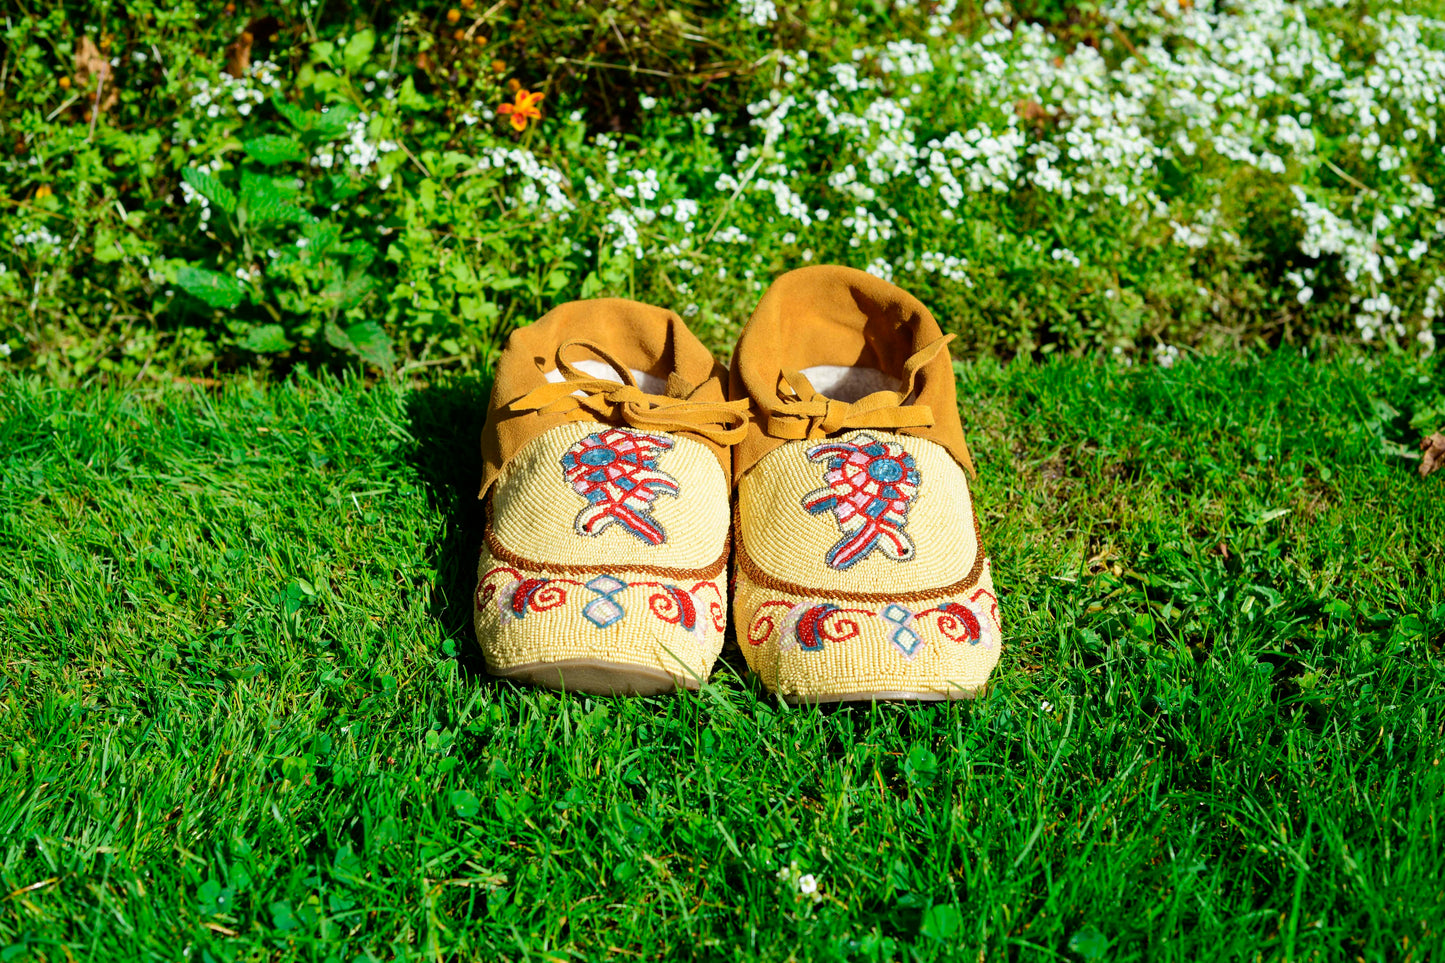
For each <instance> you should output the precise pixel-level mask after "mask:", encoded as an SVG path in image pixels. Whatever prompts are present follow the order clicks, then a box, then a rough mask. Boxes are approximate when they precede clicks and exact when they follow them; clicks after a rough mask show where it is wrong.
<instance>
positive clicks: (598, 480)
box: [562, 428, 681, 545]
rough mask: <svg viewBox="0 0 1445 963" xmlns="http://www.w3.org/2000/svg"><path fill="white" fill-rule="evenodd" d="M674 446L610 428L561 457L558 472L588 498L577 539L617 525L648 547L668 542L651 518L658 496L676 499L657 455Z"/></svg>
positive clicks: (675, 487) (672, 480)
mask: <svg viewBox="0 0 1445 963" xmlns="http://www.w3.org/2000/svg"><path fill="white" fill-rule="evenodd" d="M672 446H673V443H672V441H671V440H670V439H668V438H662V437H659V436H658V435H649V434H646V433H644V432H640V431H631V430H629V429H626V428H608V429H606V430H605V431H599V432H595V433H593V434H590V435H588V436H587V437H585V438H583V439H581V440H580V441H578V442H577V443H576V444H574V445H573V446H572V447H571V448H568V449H567V451H566V452H565V453H564V454H563V455H562V473H563V477H565V478H566V479H567V483H568V484H569V485H571V486H572V489H573V490H574V491H575V492H577V494H579V495H581V496H582V497H583V498H585V499H587V507H586V508H584V509H582V511H580V512H578V513H577V521H576V523H575V525H574V528H576V530H577V534H579V535H598V534H600V533H601V532H602V531H603V530H604V529H606V528H607V526H609V525H612V524H614V523H616V524H618V525H621V526H622V527H623V529H624V530H626V531H627V532H628V533H630V534H632V535H634V536H636V537H637V538H638V539H639V540H641V541H643V542H645V543H647V544H649V545H661V544H662V543H663V542H665V541H667V532H666V531H665V530H664V529H663V527H662V525H661V524H660V523H659V522H658V521H657V519H656V518H653V517H652V507H653V506H652V503H653V502H654V501H656V500H657V498H658V496H659V495H670V496H672V497H673V498H676V497H677V496H678V495H679V494H680V492H681V489H680V488H679V487H678V484H677V479H675V478H673V477H672V476H671V475H669V474H667V473H666V472H663V471H659V470H658V467H657V457H658V455H660V454H661V453H662V452H664V451H668V450H669V449H671V448H672Z"/></svg>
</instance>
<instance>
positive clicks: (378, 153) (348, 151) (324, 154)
mask: <svg viewBox="0 0 1445 963" xmlns="http://www.w3.org/2000/svg"><path fill="white" fill-rule="evenodd" d="M321 110H322V113H325V112H326V110H327V108H325V107H323V108H322V109H321ZM370 122H371V115H370V114H367V113H362V114H360V115H359V116H358V117H357V118H356V119H355V120H353V121H351V122H350V123H348V124H347V125H346V139H345V140H343V141H342V142H341V147H340V156H338V154H337V148H335V147H323V148H322V149H321V150H319V151H317V152H316V155H315V156H313V157H312V158H311V166H312V167H320V168H323V169H325V170H330V169H331V168H332V167H333V166H334V165H335V164H336V162H337V161H338V160H343V161H345V162H346V163H347V164H350V165H351V166H352V167H354V168H355V169H356V171H357V173H360V174H365V173H366V172H367V171H369V170H370V169H371V168H372V166H373V165H375V164H376V162H377V161H379V160H381V158H382V155H383V154H391V153H394V152H396V151H399V150H401V148H400V147H399V146H398V145H397V143H396V141H393V140H387V139H385V138H382V139H380V140H376V141H373V140H371V136H370V133H369V132H368V127H369V126H370ZM377 186H378V187H380V188H381V189H382V190H386V189H387V188H388V187H390V186H391V176H390V175H386V176H384V177H382V179H381V180H380V181H378V182H377Z"/></svg>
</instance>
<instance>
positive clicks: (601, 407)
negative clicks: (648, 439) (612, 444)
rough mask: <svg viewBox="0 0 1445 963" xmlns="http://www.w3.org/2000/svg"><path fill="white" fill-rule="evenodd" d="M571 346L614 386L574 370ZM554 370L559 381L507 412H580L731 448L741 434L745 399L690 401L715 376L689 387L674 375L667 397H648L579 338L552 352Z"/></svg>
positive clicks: (617, 365)
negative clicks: (608, 373)
mask: <svg viewBox="0 0 1445 963" xmlns="http://www.w3.org/2000/svg"><path fill="white" fill-rule="evenodd" d="M573 345H576V346H578V347H581V348H583V349H585V350H587V351H588V352H590V353H591V354H593V355H595V356H596V357H598V358H601V359H602V360H603V361H605V362H606V363H607V365H608V366H609V367H611V368H612V370H613V371H614V372H615V373H616V374H617V377H618V379H620V382H619V381H613V380H609V379H606V378H596V377H593V376H591V375H589V374H587V373H586V372H583V371H578V370H577V369H576V368H574V367H573V366H572V365H571V364H570V363H568V362H567V360H566V359H565V358H563V356H562V355H563V352H565V351H566V350H567V349H568V348H571V347H572V346H573ZM557 370H558V371H560V372H562V378H563V380H562V381H551V382H548V383H547V384H545V385H542V386H541V387H539V388H534V389H533V390H532V391H529V392H528V393H527V394H525V395H523V396H522V397H521V398H518V399H517V400H516V401H514V402H512V403H511V404H510V405H508V406H507V409H508V410H509V411H515V412H522V411H539V412H542V413H543V414H567V413H569V412H574V411H577V410H579V409H580V410H583V411H586V412H588V413H590V414H591V415H593V416H594V417H595V418H596V419H597V420H598V421H601V422H605V423H608V424H617V423H619V422H623V423H626V424H628V425H630V426H632V427H633V428H639V429H645V430H649V429H650V430H653V431H684V432H688V433H690V434H695V435H702V436H703V437H704V438H707V439H708V440H709V441H711V442H713V443H714V444H718V445H735V444H737V443H738V442H740V441H742V439H743V435H744V434H745V433H746V432H747V423H748V416H747V411H748V402H747V401H746V400H743V401H694V400H693V399H694V398H695V397H696V396H697V395H698V394H699V393H701V392H702V391H703V389H705V388H708V387H709V386H711V385H713V384H715V383H716V382H717V379H716V378H709V379H708V380H707V381H704V382H703V383H702V384H700V385H692V384H689V383H688V382H686V381H684V380H683V379H682V378H681V377H679V376H678V375H677V374H676V373H675V372H674V373H673V374H672V375H670V376H669V377H668V379H667V394H665V395H656V394H649V393H648V392H645V391H643V390H642V389H641V388H639V387H638V386H637V380H636V379H635V378H633V376H632V372H631V371H630V370H629V369H628V367H627V366H626V365H624V364H622V363H620V362H619V361H617V359H616V358H613V357H612V356H611V355H610V354H608V353H607V352H606V351H604V350H602V348H600V347H598V346H597V345H596V344H593V343H592V342H591V341H582V340H574V341H567V342H564V343H563V344H562V345H560V346H559V347H558V348H557Z"/></svg>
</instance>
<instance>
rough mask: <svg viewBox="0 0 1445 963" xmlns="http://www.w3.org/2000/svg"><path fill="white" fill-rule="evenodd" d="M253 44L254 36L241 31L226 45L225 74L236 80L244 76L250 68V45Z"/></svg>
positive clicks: (248, 32) (249, 32)
mask: <svg viewBox="0 0 1445 963" xmlns="http://www.w3.org/2000/svg"><path fill="white" fill-rule="evenodd" d="M255 42H256V35H255V34H253V33H252V32H251V31H249V30H242V31H241V36H239V37H237V38H236V39H235V40H233V41H231V42H230V43H228V44H226V73H228V74H230V75H231V76H232V77H235V78H236V79H237V80H240V79H241V78H242V77H244V76H246V71H247V70H249V69H250V68H251V44H253V43H255Z"/></svg>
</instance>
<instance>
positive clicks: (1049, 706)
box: [1039, 699, 1054, 712]
mask: <svg viewBox="0 0 1445 963" xmlns="http://www.w3.org/2000/svg"><path fill="white" fill-rule="evenodd" d="M1039 708H1040V709H1042V710H1043V711H1045V712H1053V711H1054V704H1053V703H1052V702H1050V701H1049V700H1048V699H1045V700H1043V701H1042V702H1040V703H1039Z"/></svg>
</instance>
